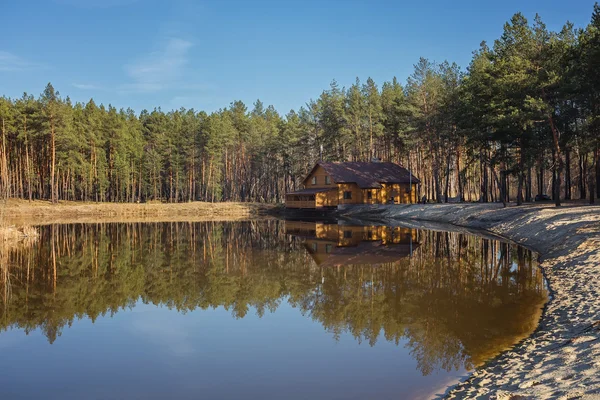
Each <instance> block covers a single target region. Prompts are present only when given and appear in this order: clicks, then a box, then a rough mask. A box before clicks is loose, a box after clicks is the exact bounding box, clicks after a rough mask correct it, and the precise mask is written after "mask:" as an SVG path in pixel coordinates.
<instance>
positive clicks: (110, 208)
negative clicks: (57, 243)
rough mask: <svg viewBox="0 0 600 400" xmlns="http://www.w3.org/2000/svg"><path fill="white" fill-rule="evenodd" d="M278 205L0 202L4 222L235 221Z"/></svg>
mask: <svg viewBox="0 0 600 400" xmlns="http://www.w3.org/2000/svg"><path fill="white" fill-rule="evenodd" d="M276 211H277V209H276V207H275V206H274V205H272V204H261V203H233V202H232V203H205V202H199V201H197V202H191V203H142V204H135V203H91V202H74V201H65V202H62V201H61V202H60V203H58V204H51V203H50V202H48V201H42V200H37V201H32V202H28V201H24V200H14V199H11V200H8V201H7V202H6V204H4V205H2V206H0V215H1V216H2V222H3V223H4V224H5V225H17V226H22V225H43V224H52V223H100V222H157V221H164V222H177V221H186V222H192V221H206V220H219V221H234V220H240V219H248V218H255V217H259V216H265V215H269V214H271V213H274V212H276Z"/></svg>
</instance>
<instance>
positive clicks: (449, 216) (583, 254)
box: [342, 204, 600, 399]
mask: <svg viewBox="0 0 600 400" xmlns="http://www.w3.org/2000/svg"><path fill="white" fill-rule="evenodd" d="M342 217H344V218H350V219H353V218H354V219H359V220H369V221H378V222H388V223H389V222H400V221H409V222H410V221H411V220H412V221H428V222H434V223H444V224H451V225H455V226H458V227H462V228H467V229H475V230H483V231H487V232H490V233H492V234H494V235H498V236H501V237H503V238H506V239H508V240H510V241H513V242H515V243H517V244H520V245H522V246H525V247H527V248H529V249H531V250H534V251H535V252H537V253H538V254H539V255H540V268H541V269H542V271H543V273H544V275H545V276H546V279H547V282H548V285H549V289H550V291H551V299H550V300H549V302H548V303H547V304H546V306H545V309H544V312H543V315H542V318H541V320H540V322H539V324H538V327H537V329H536V330H535V331H534V332H533V334H532V335H531V336H530V337H528V338H526V339H524V340H523V341H521V342H519V343H518V344H516V345H515V346H514V347H513V348H512V349H510V350H508V351H505V352H503V353H501V354H500V355H499V356H497V357H495V358H494V359H492V360H491V361H489V362H488V363H487V364H486V365H484V366H482V367H480V368H478V369H476V370H474V371H472V372H471V373H470V374H469V376H468V377H467V378H466V379H465V380H463V381H461V382H458V383H457V384H456V385H454V386H453V387H451V388H449V389H448V390H447V392H446V393H445V397H446V398H450V399H462V398H492V399H493V398H495V399H511V398H512V399H517V398H575V397H577V398H579V397H582V396H586V395H594V394H595V395H597V394H598V393H600V207H598V206H564V207H560V208H555V207H553V206H551V205H524V206H520V207H516V206H511V207H507V208H503V207H502V205H501V204H427V205H398V206H383V207H382V206H360V207H357V208H353V209H348V210H344V212H343V213H342Z"/></svg>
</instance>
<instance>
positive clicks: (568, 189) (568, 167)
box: [565, 148, 571, 200]
mask: <svg viewBox="0 0 600 400" xmlns="http://www.w3.org/2000/svg"><path fill="white" fill-rule="evenodd" d="M565 166H566V169H565V200H571V150H570V149H569V148H566V149H565Z"/></svg>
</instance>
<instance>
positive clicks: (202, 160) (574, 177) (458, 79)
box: [0, 4, 600, 205]
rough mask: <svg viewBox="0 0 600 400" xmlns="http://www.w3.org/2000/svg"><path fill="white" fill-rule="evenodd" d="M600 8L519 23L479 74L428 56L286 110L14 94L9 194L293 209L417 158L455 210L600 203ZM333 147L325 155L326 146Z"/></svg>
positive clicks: (508, 27) (485, 58) (8, 137)
mask: <svg viewBox="0 0 600 400" xmlns="http://www.w3.org/2000/svg"><path fill="white" fill-rule="evenodd" d="M599 117H600V6H598V4H596V5H595V6H594V11H593V15H592V18H591V23H590V24H589V25H588V26H587V27H585V29H577V28H575V27H574V26H573V24H571V23H567V24H565V26H564V27H563V28H562V30H561V31H560V32H551V31H549V30H548V29H547V28H546V26H545V25H544V23H543V22H542V20H541V19H540V18H539V17H538V16H536V18H535V20H534V21H533V23H529V22H528V21H527V19H526V18H525V17H524V16H523V15H522V14H520V13H518V14H515V15H514V16H513V17H512V19H511V20H510V21H509V22H507V23H506V24H505V25H504V32H503V34H502V36H501V37H500V38H499V39H497V40H496V41H495V42H494V44H493V46H492V47H490V46H488V45H487V44H486V43H485V42H484V43H482V44H481V47H480V48H479V49H478V50H477V51H475V52H474V54H473V59H472V61H471V63H470V65H469V67H468V68H467V70H466V71H462V70H461V69H460V68H459V67H458V66H457V65H456V64H451V63H448V62H442V63H434V62H431V61H429V60H427V59H424V58H422V59H420V60H419V61H418V63H417V64H416V65H415V70H414V73H413V74H412V75H411V76H410V77H409V78H408V80H407V82H406V84H405V85H404V86H403V85H402V84H401V83H399V82H398V80H397V79H396V78H394V79H393V80H392V81H390V82H384V83H383V85H381V87H378V86H377V84H376V83H375V82H374V81H373V80H372V79H367V81H366V82H364V83H361V82H360V81H359V80H358V79H357V80H356V83H355V84H353V85H352V86H350V87H349V88H342V87H340V86H339V85H338V84H337V83H336V82H335V81H334V82H332V84H331V87H330V88H329V89H328V90H325V91H323V93H321V95H320V96H319V98H318V99H317V100H311V101H309V102H308V103H307V105H306V107H302V108H300V110H298V111H297V112H296V111H290V112H289V113H288V114H286V115H285V116H282V115H280V114H279V113H278V112H277V111H276V110H275V109H274V108H273V107H272V106H269V107H264V106H263V103H261V102H260V101H256V103H255V104H254V107H253V108H252V110H250V111H249V110H248V108H247V107H246V105H244V104H243V103H242V102H241V101H236V102H233V103H232V104H231V105H230V106H229V107H228V108H224V109H221V110H219V111H217V112H213V113H211V114H208V113H206V112H203V111H200V112H198V111H195V110H193V109H191V110H186V109H180V110H176V111H170V112H163V111H162V110H161V109H155V110H154V111H151V112H148V111H146V110H144V111H142V112H141V113H140V114H139V115H136V114H135V113H134V112H133V111H132V110H131V109H127V110H123V109H121V110H117V109H115V108H114V107H112V106H110V105H109V106H108V107H104V106H102V105H97V104H96V103H95V102H94V101H93V100H90V101H89V102H88V103H87V104H83V103H75V104H73V103H72V102H71V101H70V99H69V98H68V97H66V98H63V97H61V96H60V95H59V93H58V92H57V91H56V90H55V89H54V88H53V87H52V85H51V84H48V86H47V87H46V89H45V90H44V92H43V93H42V94H41V95H40V97H39V98H37V99H36V98H34V97H33V96H31V95H28V94H24V95H23V97H22V98H20V99H9V98H5V97H3V98H0V118H1V120H0V124H1V125H0V128H1V130H2V131H1V133H2V142H1V154H0V185H1V186H0V188H1V189H2V194H3V197H5V198H8V197H15V198H23V199H49V200H51V201H53V202H57V201H59V200H86V201H110V202H137V201H151V200H161V201H169V202H178V201H192V200H204V201H266V202H281V201H282V200H283V195H284V193H285V192H286V191H289V190H293V189H296V188H298V187H299V185H300V183H301V180H302V178H303V177H304V176H305V174H306V173H307V171H308V170H309V169H310V168H311V167H312V165H313V164H314V163H315V162H316V161H317V160H319V158H321V159H323V160H326V161H344V160H349V161H368V160H370V159H372V158H374V157H377V158H380V159H382V160H389V161H394V162H398V163H401V164H403V165H404V166H406V167H408V168H409V169H411V170H413V172H414V173H415V175H417V176H418V177H419V178H421V180H422V185H421V188H420V195H421V196H422V195H425V196H427V198H428V199H430V200H433V201H437V202H443V201H449V200H450V199H452V200H465V201H482V202H488V201H503V202H506V201H509V200H516V201H517V202H518V203H519V204H521V203H523V202H524V201H531V200H532V197H533V196H534V195H535V194H540V195H541V194H551V195H552V197H553V198H554V200H555V202H556V204H557V205H559V204H560V201H561V199H567V200H568V199H589V201H590V202H591V203H593V202H594V200H595V197H599V196H600V118H599ZM321 148H322V149H323V150H322V152H321V151H320V149H321Z"/></svg>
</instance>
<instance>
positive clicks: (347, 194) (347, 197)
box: [344, 191, 352, 200]
mask: <svg viewBox="0 0 600 400" xmlns="http://www.w3.org/2000/svg"><path fill="white" fill-rule="evenodd" d="M344 200H352V192H349V191H346V192H344Z"/></svg>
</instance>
